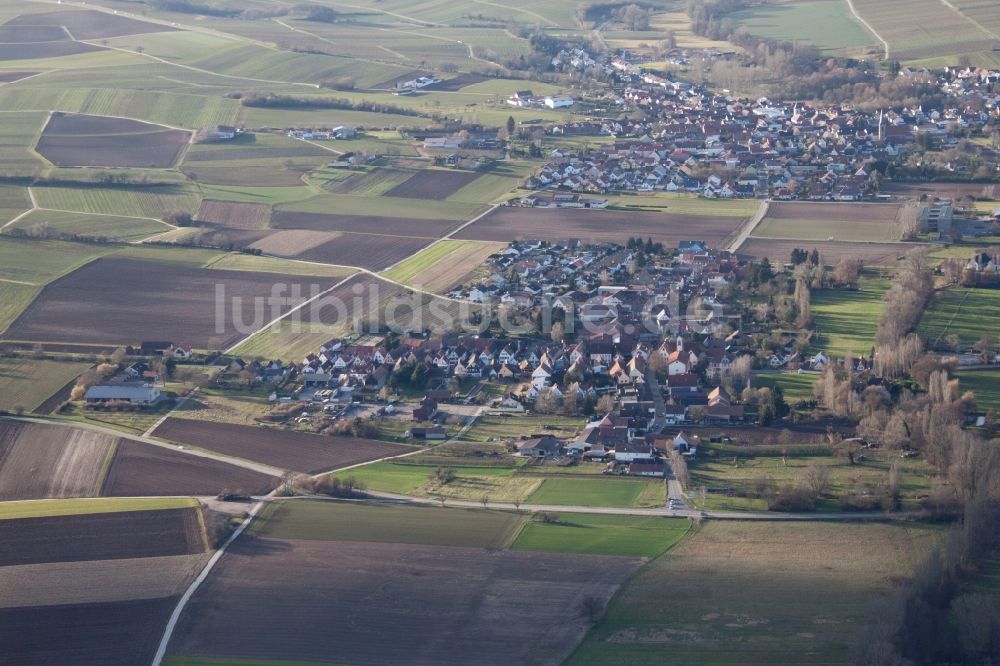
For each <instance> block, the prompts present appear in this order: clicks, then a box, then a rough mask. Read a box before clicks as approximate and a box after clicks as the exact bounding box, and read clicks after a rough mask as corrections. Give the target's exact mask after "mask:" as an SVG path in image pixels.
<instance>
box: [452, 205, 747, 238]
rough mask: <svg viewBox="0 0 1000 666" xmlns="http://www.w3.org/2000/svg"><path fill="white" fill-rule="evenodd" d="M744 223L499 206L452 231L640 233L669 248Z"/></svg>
mask: <svg viewBox="0 0 1000 666" xmlns="http://www.w3.org/2000/svg"><path fill="white" fill-rule="evenodd" d="M745 221H746V218H743V217H735V216H733V217H730V216H722V215H671V214H670V213H646V212H641V213H640V212H633V211H627V212H623V211H613V210H579V209H567V208H557V209H542V208H515V207H502V208H497V209H496V210H494V211H493V212H492V213H490V214H489V215H486V216H485V217H483V218H481V219H480V220H478V221H477V222H476V223H475V224H471V225H469V226H468V227H466V228H465V229H463V230H462V231H460V232H459V233H457V234H455V238H460V239H467V240H483V241H503V242H510V241H513V240H547V241H552V242H559V241H566V240H570V239H579V240H581V241H584V242H587V243H601V242H613V243H624V242H625V241H626V240H628V238H629V237H630V236H642V237H643V238H647V237H648V238H652V239H653V240H654V241H659V242H662V243H663V244H664V245H666V246H667V247H676V245H677V243H678V241H681V240H704V241H707V242H708V243H709V244H711V245H712V246H716V247H718V246H720V245H722V244H723V240H725V239H726V238H727V237H729V236H730V235H732V234H733V233H735V232H736V230H737V229H739V228H740V225H742V224H743V223H744V222H745Z"/></svg>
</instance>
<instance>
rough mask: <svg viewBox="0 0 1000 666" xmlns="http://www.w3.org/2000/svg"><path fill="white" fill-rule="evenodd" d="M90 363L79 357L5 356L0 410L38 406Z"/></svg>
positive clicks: (0, 362)
mask: <svg viewBox="0 0 1000 666" xmlns="http://www.w3.org/2000/svg"><path fill="white" fill-rule="evenodd" d="M90 367H91V364H90V363H85V362H76V361H51V360H47V359H28V358H2V359H0V410H2V411H15V410H17V409H18V408H21V409H24V410H25V411H28V412H30V411H32V410H35V409H37V408H38V407H39V406H40V405H41V404H42V403H43V402H45V401H46V400H47V399H48V398H49V396H51V395H52V394H53V393H55V392H56V391H58V390H59V389H61V388H62V387H63V386H65V385H66V384H67V383H68V382H70V381H72V380H73V379H75V378H76V377H77V376H79V375H80V374H82V373H83V372H84V371H86V370H87V369H88V368H90Z"/></svg>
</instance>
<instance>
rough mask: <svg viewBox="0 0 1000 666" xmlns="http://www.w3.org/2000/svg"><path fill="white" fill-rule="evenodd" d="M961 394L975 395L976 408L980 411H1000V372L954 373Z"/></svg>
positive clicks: (971, 371)
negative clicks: (967, 392)
mask: <svg viewBox="0 0 1000 666" xmlns="http://www.w3.org/2000/svg"><path fill="white" fill-rule="evenodd" d="M956 377H958V381H959V386H960V388H961V389H962V391H963V392H965V391H972V392H974V393H975V394H976V406H977V408H978V409H980V410H981V411H985V410H988V409H996V410H1000V370H974V371H973V370H969V371H966V372H958V373H956Z"/></svg>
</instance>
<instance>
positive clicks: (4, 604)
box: [0, 553, 209, 608]
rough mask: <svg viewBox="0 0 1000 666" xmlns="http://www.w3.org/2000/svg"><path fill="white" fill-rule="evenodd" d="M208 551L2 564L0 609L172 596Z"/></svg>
mask: <svg viewBox="0 0 1000 666" xmlns="http://www.w3.org/2000/svg"><path fill="white" fill-rule="evenodd" d="M208 559H209V556H208V554H207V553H201V554H191V555H161V556H153V557H141V558H138V557H137V558H128V559H118V560H84V561H79V562H44V563H41V564H14V565H8V566H4V567H0V589H2V590H3V592H2V593H0V608H17V607H24V606H50V605H52V606H57V605H60V604H64V603H66V600H68V599H72V600H73V603H106V602H113V601H126V600H135V599H156V598H160V597H169V596H173V595H175V594H180V592H181V591H182V590H183V589H185V587H186V586H187V584H188V581H190V580H191V579H193V578H194V577H195V575H197V573H198V572H199V571H201V570H202V569H203V568H204V566H205V563H206V561H207V560H208Z"/></svg>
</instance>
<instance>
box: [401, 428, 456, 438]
mask: <svg viewBox="0 0 1000 666" xmlns="http://www.w3.org/2000/svg"><path fill="white" fill-rule="evenodd" d="M409 434H410V437H412V438H413V439H447V438H448V433H447V432H446V431H445V429H444V428H442V427H441V426H434V427H431V428H413V429H412V430H410V431H409Z"/></svg>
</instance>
